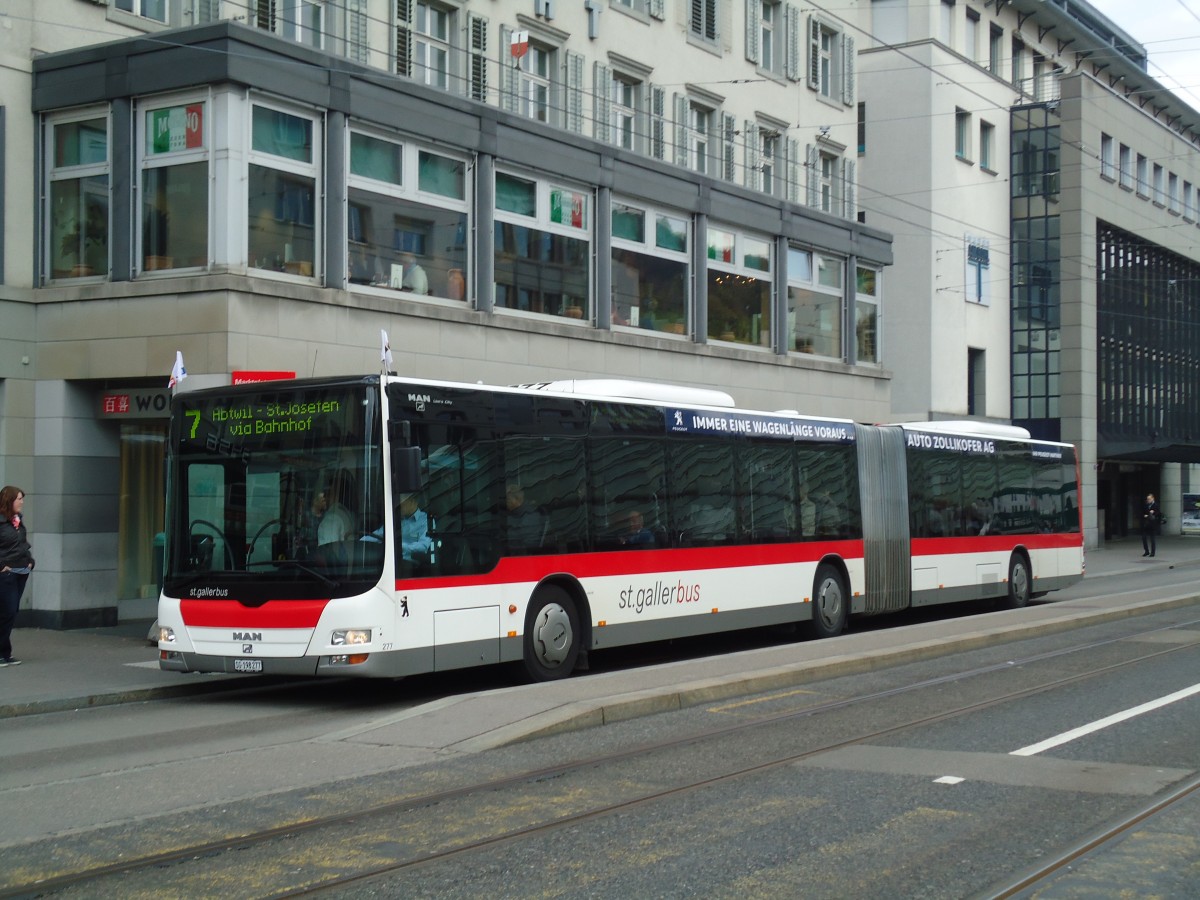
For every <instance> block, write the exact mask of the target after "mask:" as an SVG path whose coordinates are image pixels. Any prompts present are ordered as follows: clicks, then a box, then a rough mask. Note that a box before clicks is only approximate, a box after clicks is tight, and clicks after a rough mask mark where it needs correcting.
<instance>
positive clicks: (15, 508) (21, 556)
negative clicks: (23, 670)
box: [0, 484, 33, 668]
mask: <svg viewBox="0 0 1200 900" xmlns="http://www.w3.org/2000/svg"><path fill="white" fill-rule="evenodd" d="M24 508H25V492H24V491H23V490H21V489H20V488H19V487H13V486H12V485H11V484H10V485H5V487H4V488H3V489H0V668H3V667H4V666H18V665H20V664H21V661H20V660H19V659H16V658H15V657H14V656H13V652H12V630H13V623H14V622H16V620H17V610H19V609H20V608H21V594H22V593H24V591H25V582H26V581H27V580H28V579H29V573H30V572H32V571H33V555H32V553H31V552H30V546H29V540H28V537H27V535H26V534H25V516H24V514H23V513H22V510H23V509H24Z"/></svg>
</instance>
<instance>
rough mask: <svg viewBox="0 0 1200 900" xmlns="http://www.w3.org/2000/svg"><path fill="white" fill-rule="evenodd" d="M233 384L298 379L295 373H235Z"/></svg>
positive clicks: (233, 374)
mask: <svg viewBox="0 0 1200 900" xmlns="http://www.w3.org/2000/svg"><path fill="white" fill-rule="evenodd" d="M230 377H231V379H232V383H233V384H254V383H256V382H259V381H287V380H289V379H291V378H295V377H296V373H295V372H233V373H231V376H230Z"/></svg>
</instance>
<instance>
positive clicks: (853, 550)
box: [396, 540, 863, 591]
mask: <svg viewBox="0 0 1200 900" xmlns="http://www.w3.org/2000/svg"><path fill="white" fill-rule="evenodd" d="M829 555H833V556H840V557H842V558H843V559H861V558H862V555H863V542H862V541H861V540H854V541H813V542H805V543H794V544H756V545H737V546H733V547H687V548H678V549H672V550H629V551H625V552H610V553H561V554H556V555H554V556H510V557H506V558H504V559H502V560H500V562H499V563H497V565H496V567H495V568H494V569H492V570H491V571H489V572H483V573H480V574H475V575H443V576H435V577H432V578H401V579H398V580H397V581H396V589H397V590H409V591H413V590H418V589H421V588H451V587H478V586H484V585H498V584H516V583H528V582H536V581H541V580H542V579H543V578H545V577H546V576H547V575H553V574H556V573H558V572H567V573H570V574H571V575H573V576H575V577H576V578H595V577H602V576H607V575H653V574H654V573H656V572H661V573H664V574H666V573H679V572H687V571H700V570H706V569H735V568H745V567H747V566H774V565H783V564H787V563H804V562H816V561H817V560H820V559H822V558H823V557H825V556H829Z"/></svg>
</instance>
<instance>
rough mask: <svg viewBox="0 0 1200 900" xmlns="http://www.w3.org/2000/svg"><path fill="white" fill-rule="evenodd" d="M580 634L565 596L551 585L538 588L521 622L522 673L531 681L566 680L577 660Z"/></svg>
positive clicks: (577, 614)
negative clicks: (523, 646) (523, 657)
mask: <svg viewBox="0 0 1200 900" xmlns="http://www.w3.org/2000/svg"><path fill="white" fill-rule="evenodd" d="M581 633H582V630H581V629H580V627H579V613H578V612H577V611H576V609H575V603H574V602H573V601H572V600H571V598H570V596H568V594H567V592H566V591H564V590H563V589H562V588H560V587H555V586H553V585H547V586H545V587H542V588H539V589H538V591H537V593H535V594H534V595H533V599H532V600H531V601H530V602H529V613H528V614H527V615H526V618H525V672H526V673H527V674H528V675H529V677H530V678H532V679H533V680H534V681H554V680H556V679H559V678H566V677H567V676H568V675H570V674H571V672H572V671H573V670H574V669H575V662H576V660H578V659H579V641H580V635H581Z"/></svg>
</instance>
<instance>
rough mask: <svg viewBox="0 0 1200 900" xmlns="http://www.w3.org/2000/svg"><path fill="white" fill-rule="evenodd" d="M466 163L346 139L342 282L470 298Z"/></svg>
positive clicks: (379, 141)
mask: <svg viewBox="0 0 1200 900" xmlns="http://www.w3.org/2000/svg"><path fill="white" fill-rule="evenodd" d="M466 171H467V164H466V161H465V160H462V159H457V158H455V157H450V156H446V155H444V154H442V153H435V152H433V151H431V150H427V149H425V148H423V147H421V146H420V145H418V144H414V143H409V142H401V141H397V140H394V139H392V138H390V137H386V136H383V135H375V134H368V133H366V132H362V131H357V130H355V131H351V132H350V170H349V175H348V195H347V196H348V202H347V206H346V260H347V264H346V276H347V279H348V280H349V282H350V283H351V284H353V285H363V286H365V287H367V288H378V289H381V290H387V291H406V292H408V293H412V294H417V295H420V296H428V297H440V298H442V299H445V300H465V299H466V298H467V291H466V285H467V235H468V233H469V229H468V226H467V222H468V218H467V213H468V206H467V200H468V198H467V178H466Z"/></svg>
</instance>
